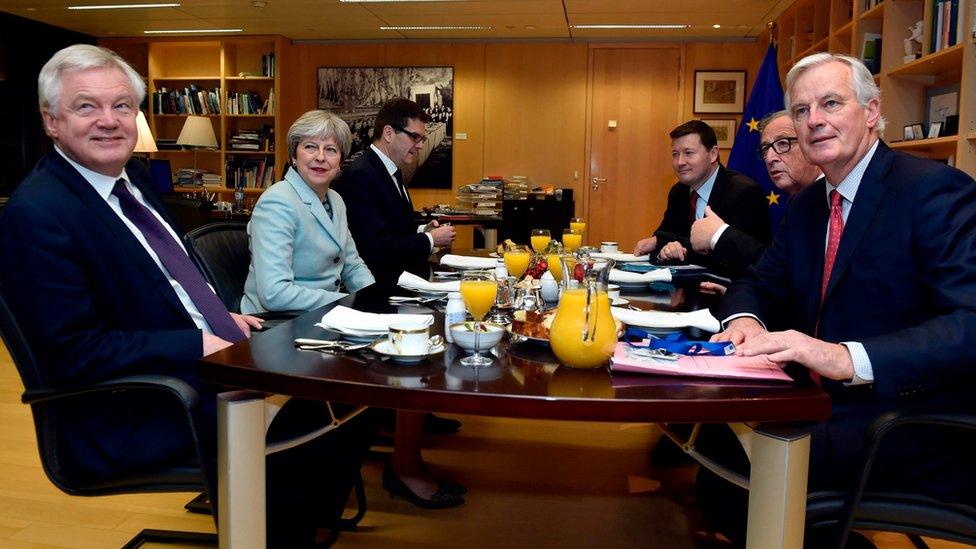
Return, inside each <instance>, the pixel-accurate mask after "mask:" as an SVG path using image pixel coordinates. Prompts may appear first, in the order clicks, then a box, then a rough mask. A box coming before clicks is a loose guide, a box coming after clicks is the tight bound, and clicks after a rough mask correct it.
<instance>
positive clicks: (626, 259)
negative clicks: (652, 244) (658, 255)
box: [590, 252, 650, 263]
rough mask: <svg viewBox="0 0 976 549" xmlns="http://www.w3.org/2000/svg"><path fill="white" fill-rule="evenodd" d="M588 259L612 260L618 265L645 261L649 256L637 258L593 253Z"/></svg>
mask: <svg viewBox="0 0 976 549" xmlns="http://www.w3.org/2000/svg"><path fill="white" fill-rule="evenodd" d="M590 257H592V258H594V259H612V260H614V261H616V262H618V263H634V262H636V261H647V260H648V259H649V258H650V256H647V255H641V256H637V255H634V254H625V253H621V252H613V253H604V252H595V253H592V254H590Z"/></svg>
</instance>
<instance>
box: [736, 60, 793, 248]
mask: <svg viewBox="0 0 976 549" xmlns="http://www.w3.org/2000/svg"><path fill="white" fill-rule="evenodd" d="M781 110H783V86H782V85H781V84H780V82H779V71H778V69H777V67H776V46H775V45H774V44H770V45H769V49H767V50H766V57H765V58H764V59H763V62H762V66H760V67H759V75H758V76H756V83H755V84H754V85H753V86H752V93H751V94H749V101H748V102H747V103H746V110H745V112H744V113H743V114H742V123H741V124H739V131H738V132H736V134H735V142H734V143H733V145H732V152H731V153H729V169H732V170H735V171H737V172H739V173H742V174H745V175H748V176H749V177H751V178H752V179H753V180H755V181H756V183H759V186H760V187H762V188H763V190H764V191H765V194H766V200H768V201H769V222H770V224H771V225H772V227H773V233H774V234H775V232H776V229H777V228H778V227H779V220H780V218H781V217H782V216H783V212H785V211H786V201H787V200H788V197H787V196H786V193H784V192H783V191H781V190H779V189H777V188H776V186H775V185H773V182H772V181H770V179H769V173H768V172H767V171H766V165H765V163H763V161H762V160H760V158H759V157H758V156H757V155H756V148H758V147H759V121H760V120H762V119H763V118H764V117H765V116H766V115H767V114H771V113H774V112H776V111H781Z"/></svg>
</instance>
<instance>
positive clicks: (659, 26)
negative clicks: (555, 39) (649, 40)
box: [570, 24, 691, 29]
mask: <svg viewBox="0 0 976 549" xmlns="http://www.w3.org/2000/svg"><path fill="white" fill-rule="evenodd" d="M570 26H571V27H572V28H574V29H689V28H691V25H677V24H650V25H570Z"/></svg>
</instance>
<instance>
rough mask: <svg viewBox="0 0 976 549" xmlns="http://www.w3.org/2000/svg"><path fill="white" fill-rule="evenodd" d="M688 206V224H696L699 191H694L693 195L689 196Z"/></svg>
mask: <svg viewBox="0 0 976 549" xmlns="http://www.w3.org/2000/svg"><path fill="white" fill-rule="evenodd" d="M688 206H689V208H690V209H689V211H688V222H689V223H694V222H695V208H696V207H697V206H698V191H696V190H695V189H692V190H691V194H690V195H688Z"/></svg>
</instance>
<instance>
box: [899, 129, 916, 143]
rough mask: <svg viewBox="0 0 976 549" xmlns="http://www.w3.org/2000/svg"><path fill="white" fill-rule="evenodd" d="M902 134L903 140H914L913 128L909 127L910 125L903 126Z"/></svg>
mask: <svg viewBox="0 0 976 549" xmlns="http://www.w3.org/2000/svg"><path fill="white" fill-rule="evenodd" d="M902 134H903V138H904V140H905V141H914V140H915V130H914V129H913V128H912V127H911V125H909V126H905V128H904V129H903V130H902Z"/></svg>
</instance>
